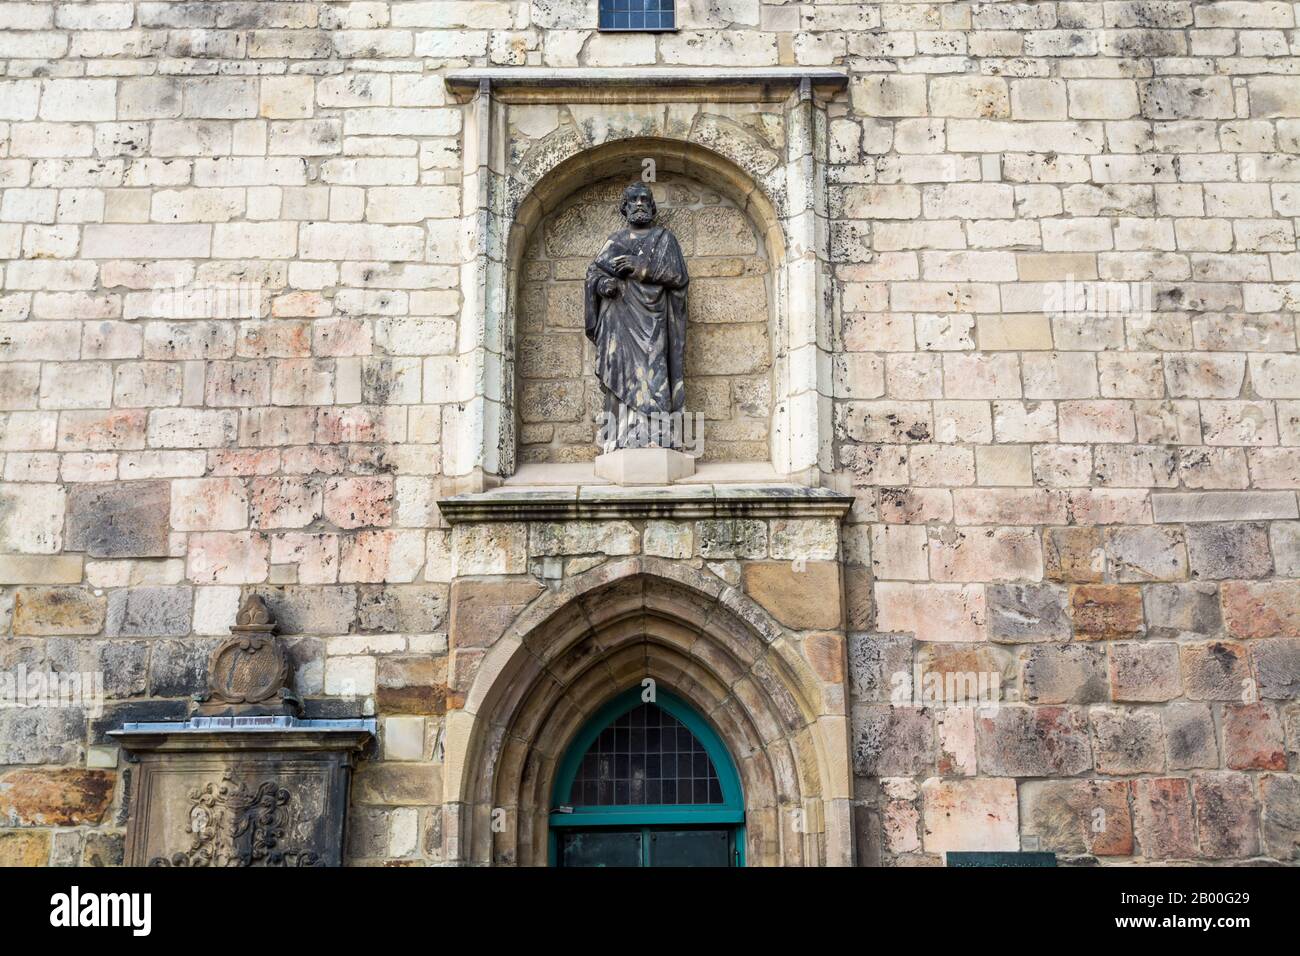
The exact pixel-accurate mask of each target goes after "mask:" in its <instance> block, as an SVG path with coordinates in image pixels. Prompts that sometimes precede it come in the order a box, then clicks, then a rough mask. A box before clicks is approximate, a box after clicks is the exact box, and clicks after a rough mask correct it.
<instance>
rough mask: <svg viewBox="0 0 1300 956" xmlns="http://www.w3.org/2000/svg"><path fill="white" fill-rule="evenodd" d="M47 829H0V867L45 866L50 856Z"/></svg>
mask: <svg viewBox="0 0 1300 956" xmlns="http://www.w3.org/2000/svg"><path fill="white" fill-rule="evenodd" d="M50 832H51V831H49V830H0V867H11V866H45V865H46V863H47V862H48V861H49V857H50Z"/></svg>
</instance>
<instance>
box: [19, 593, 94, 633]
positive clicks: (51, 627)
mask: <svg viewBox="0 0 1300 956" xmlns="http://www.w3.org/2000/svg"><path fill="white" fill-rule="evenodd" d="M106 605H107V602H106V600H105V599H104V598H103V597H102V596H99V595H96V594H95V593H93V592H92V591H91V590H90V589H88V588H79V587H51V588H39V587H38V588H19V589H18V591H17V593H16V594H15V595H14V633H15V634H34V635H50V634H98V633H99V631H100V629H101V628H102V627H103V626H104V616H105V613H106Z"/></svg>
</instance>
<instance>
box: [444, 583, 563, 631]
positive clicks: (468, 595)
mask: <svg viewBox="0 0 1300 956" xmlns="http://www.w3.org/2000/svg"><path fill="white" fill-rule="evenodd" d="M542 590H543V588H542V586H541V585H540V584H538V583H537V582H536V581H535V580H534V579H532V578H513V579H506V580H500V581H472V580H458V581H455V582H454V583H453V584H452V586H451V623H450V635H451V636H450V640H451V642H452V644H453V646H455V647H458V648H459V647H490V646H491V645H493V644H495V643H496V641H497V638H499V637H500V636H501V635H502V634H503V633H504V632H505V629H506V628H507V627H509V626H510V623H511V622H512V621H514V619H515V618H516V617H517V616H518V614H519V612H520V611H522V610H523V609H524V608H525V607H526V606H527V605H528V604H529V603H530V602H531V601H532V600H533V599H534V598H536V597H537V596H538V595H539V594H541V593H542Z"/></svg>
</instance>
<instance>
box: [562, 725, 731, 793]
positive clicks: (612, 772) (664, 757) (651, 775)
mask: <svg viewBox="0 0 1300 956" xmlns="http://www.w3.org/2000/svg"><path fill="white" fill-rule="evenodd" d="M569 803H570V804H572V805H574V806H580V807H581V806H586V807H592V806H647V805H665V804H667V805H672V806H682V805H692V804H710V803H722V787H721V785H720V784H719V783H718V773H717V770H716V769H715V768H714V766H713V761H712V760H710V759H709V755H708V753H707V752H706V751H705V749H704V746H703V745H702V744H701V743H700V742H699V740H697V739H696V737H695V735H694V734H692V733H691V732H690V731H689V730H688V729H687V728H686V726H685V725H684V724H682V723H681V721H679V720H678V719H677V718H676V717H674V716H673V715H672V714H670V713H668V712H667V711H666V710H663V709H661V708H659V707H657V706H655V705H654V704H641V705H640V706H638V707H635V708H633V709H632V710H630V711H628V712H627V713H625V714H623V716H621V717H619V718H618V719H616V720H615V721H614V722H613V723H612V724H610V725H609V726H608V727H606V728H605V729H604V730H602V731H601V732H600V734H599V736H597V737H596V739H595V740H594V741H593V742H592V744H591V746H590V747H589V748H587V752H586V754H584V755H583V758H582V763H581V764H580V765H579V766H578V772H577V775H576V776H575V777H574V778H573V786H572V788H571V789H570V791H569Z"/></svg>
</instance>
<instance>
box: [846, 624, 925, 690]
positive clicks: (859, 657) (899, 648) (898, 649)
mask: <svg viewBox="0 0 1300 956" xmlns="http://www.w3.org/2000/svg"><path fill="white" fill-rule="evenodd" d="M912 644H913V641H912V638H911V637H910V636H908V635H906V634H850V635H849V638H848V658H849V695H850V698H851V699H852V700H853V701H855V702H859V701H882V702H883V701H888V700H890V699H891V695H892V694H893V693H894V692H895V691H896V689H898V688H900V687H901V688H903V693H905V694H906V697H907V699H908V700H911V698H912V690H911V687H912Z"/></svg>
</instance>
